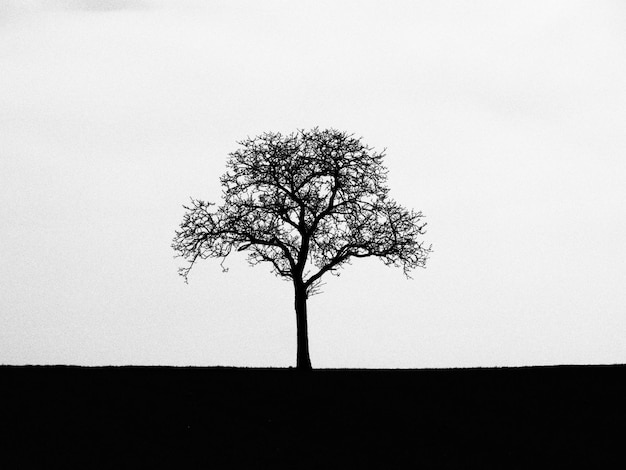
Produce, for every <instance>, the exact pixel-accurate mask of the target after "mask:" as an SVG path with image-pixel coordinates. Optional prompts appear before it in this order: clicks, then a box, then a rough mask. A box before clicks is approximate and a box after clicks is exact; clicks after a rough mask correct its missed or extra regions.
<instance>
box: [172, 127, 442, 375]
mask: <svg viewBox="0 0 626 470" xmlns="http://www.w3.org/2000/svg"><path fill="white" fill-rule="evenodd" d="M238 143H239V144H240V145H241V148H240V149H239V150H237V151H235V152H233V153H230V154H229V157H230V158H229V159H228V161H227V164H226V166H227V171H226V173H225V174H224V175H223V176H222V177H221V178H220V182H221V184H222V186H223V191H222V199H223V204H222V205H220V206H219V207H214V206H215V204H213V203H210V202H204V201H201V200H198V199H193V198H192V199H191V204H190V205H189V206H183V207H184V208H185V209H186V213H185V215H184V218H183V221H182V223H181V225H180V230H177V231H176V236H175V238H174V241H173V244H172V247H173V248H174V249H175V250H176V251H177V252H178V256H181V257H183V258H185V259H186V260H187V261H188V265H187V266H186V267H184V268H180V269H179V273H180V274H181V275H182V276H183V277H184V278H185V281H187V277H188V275H189V272H190V270H191V269H192V267H193V265H194V263H195V262H196V261H197V260H198V259H206V258H209V257H215V258H223V260H222V268H223V269H224V270H226V268H224V266H223V261H224V259H226V257H227V256H228V255H229V254H230V253H231V252H232V251H233V250H237V251H242V250H247V251H248V262H249V263H250V265H256V264H259V263H261V262H268V263H271V265H272V271H273V272H274V273H275V274H276V275H277V276H279V277H282V278H284V279H285V280H287V281H290V282H291V283H293V287H294V296H295V302H294V306H295V312H296V325H297V368H298V369H310V368H311V360H310V357H309V345H308V334H307V299H308V298H309V296H310V295H313V294H316V293H318V292H319V286H320V285H321V278H322V276H323V275H324V274H326V273H331V274H334V275H337V276H338V275H339V273H338V272H337V271H338V270H339V269H340V268H341V267H342V266H343V265H345V264H346V263H350V259H351V258H365V257H369V256H376V257H378V258H380V259H381V260H382V261H383V262H384V263H385V264H386V265H391V266H401V267H402V269H403V272H404V274H405V276H407V278H410V276H409V274H408V273H409V271H410V270H412V269H414V268H416V267H425V262H426V259H427V257H428V254H429V253H430V252H431V247H425V246H423V244H422V242H420V241H418V236H419V235H422V234H424V227H425V225H426V224H425V223H421V219H422V217H423V215H422V213H421V212H417V213H416V212H414V211H413V210H410V211H409V210H407V209H405V208H403V207H401V206H400V205H398V204H397V203H396V202H395V201H394V200H393V199H391V198H389V197H388V193H389V189H388V188H387V187H386V186H385V183H386V180H387V173H388V171H387V169H386V168H385V167H384V166H383V165H382V160H383V157H384V150H383V152H380V153H377V152H375V151H374V150H373V149H372V148H370V147H368V146H366V145H364V144H363V143H362V142H361V141H360V139H356V138H354V137H353V135H348V134H346V133H345V132H339V131H337V130H335V129H327V130H319V129H318V128H314V129H312V130H310V131H305V130H299V131H297V132H295V133H292V134H289V135H282V134H280V133H272V132H267V133H264V134H262V135H260V136H258V137H255V138H250V137H248V138H247V139H246V140H243V141H241V142H238ZM311 269H313V270H314V272H311Z"/></svg>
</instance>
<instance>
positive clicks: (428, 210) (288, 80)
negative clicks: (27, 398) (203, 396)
mask: <svg viewBox="0 0 626 470" xmlns="http://www.w3.org/2000/svg"><path fill="white" fill-rule="evenodd" d="M625 84H626V5H625V4H624V3H623V2H621V1H618V0H615V1H599V0H597V1H576V0H564V1H546V0H540V1H517V2H513V1H509V2H502V1H476V2H465V1H435V0H432V1H404V2H401V1H394V2H383V1H378V2H374V1H363V0H359V1H315V2H313V1H300V2H294V1H287V0H285V1H173V0H172V1H151V0H141V1H140V0H132V1H124V0H107V1H105V0H91V1H89V0H84V1H81V0H65V1H63V0H45V1H44V0H31V1H26V0H0V203H1V204H0V260H1V262H0V363H4V364H81V365H109V364H115V365H121V364H141V365H149V364H162V365H197V366H207V365H225V366H263V367H265V366H280V367H287V366H293V365H295V359H296V356H295V354H296V321H295V313H294V311H293V293H292V287H291V285H290V284H289V283H287V282H284V281H282V280H281V279H279V278H277V277H275V276H274V275H272V274H271V273H270V266H264V265H259V266H256V267H254V268H251V267H249V266H248V265H247V263H246V262H245V256H243V254H242V253H240V254H239V256H233V257H232V258H229V259H228V260H227V262H226V266H228V267H229V268H230V270H229V272H228V273H226V274H224V273H222V270H221V268H220V266H219V260H207V261H204V262H202V263H200V264H198V265H197V266H196V267H195V268H194V270H193V271H192V273H191V275H190V279H189V284H188V285H186V284H184V282H183V280H182V278H180V277H179V276H178V274H177V267H179V266H182V265H183V262H182V261H181V260H180V259H174V258H173V256H174V254H175V253H174V252H173V250H172V249H171V247H170V243H171V240H172V237H173V236H174V231H175V230H176V229H177V227H178V225H179V223H180V221H181V219H182V216H183V213H184V210H183V208H182V204H185V203H186V202H187V201H188V200H189V197H190V196H193V197H196V198H200V199H205V200H210V201H215V202H219V196H220V186H219V180H218V178H219V176H220V175H221V174H222V173H223V172H224V171H225V162H226V158H227V154H228V153H229V152H231V151H234V150H236V149H237V148H238V147H237V144H236V142H237V141H238V140H240V139H243V138H245V137H246V136H248V135H250V136H253V135H256V134H259V133H261V132H264V131H280V132H283V133H289V132H292V131H294V130H296V129H298V128H311V127H314V126H319V127H321V128H326V127H334V128H337V129H340V130H345V131H348V132H350V133H354V134H356V135H357V136H362V137H363V140H364V142H365V143H367V144H369V145H371V146H373V147H375V148H376V149H380V150H382V149H383V148H385V147H386V148H387V158H386V165H387V166H388V168H389V170H390V178H389V185H390V188H391V196H392V197H394V198H395V199H396V200H398V202H400V203H401V204H403V205H404V206H406V207H408V208H413V209H415V210H418V211H422V212H423V213H424V214H425V215H426V219H425V220H426V221H427V222H428V226H427V228H428V231H427V234H426V235H425V236H424V237H423V239H424V240H425V241H426V242H427V243H432V244H433V250H434V252H433V254H432V255H431V258H430V260H429V261H428V263H427V268H426V269H419V270H417V271H414V272H413V278H414V279H413V280H407V279H405V278H404V277H403V275H402V270H401V269H397V268H389V267H386V266H384V265H383V264H382V263H381V262H380V261H378V260H375V259H368V260H355V261H354V262H353V263H352V265H350V266H347V267H346V268H345V269H344V270H343V271H342V275H341V277H339V278H336V277H331V276H328V277H329V278H328V279H326V285H325V286H324V287H323V289H322V290H323V291H324V293H322V294H320V295H318V296H314V297H312V298H311V299H310V301H309V322H310V324H309V338H310V347H311V360H312V364H313V367H366V368H379V367H389V368H396V367H397V368H409V367H410V368H414V367H415V368H427V367H473V366H519V365H552V364H607V363H624V362H626V341H625V340H624V337H625V333H626V288H625V287H626V244H625V238H626V237H625V235H626V209H625V201H626V184H625V182H626V132H625V125H626V85H625Z"/></svg>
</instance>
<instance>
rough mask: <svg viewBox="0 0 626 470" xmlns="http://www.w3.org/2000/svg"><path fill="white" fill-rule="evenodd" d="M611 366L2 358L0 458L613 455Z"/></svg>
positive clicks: (350, 460) (305, 464)
mask: <svg viewBox="0 0 626 470" xmlns="http://www.w3.org/2000/svg"><path fill="white" fill-rule="evenodd" d="M625 378H626V367H625V366H585V367H565V366H560V367H531V368H503V369H447V370H313V371H312V372H308V373H306V372H305V373H302V372H298V371H296V370H293V369H291V370H290V369H236V368H174V367H171V368H170V367H119V368H116V367H104V368H81V367H15V366H4V367H1V368H0V381H1V383H2V392H1V393H2V412H1V415H0V423H1V426H2V435H3V436H5V437H4V438H3V441H2V442H3V446H2V447H3V451H2V453H1V454H0V455H1V456H0V467H1V468H51V467H57V466H61V467H64V468H69V467H77V468H78V467H82V468H149V467H151V466H155V465H158V466H159V467H164V468H276V467H277V466H280V467H287V468H363V467H364V466H365V467H371V466H374V467H379V468H418V467H422V466H425V468H468V467H477V468H484V467H485V466H492V467H497V468H537V467H540V466H542V464H544V463H547V462H551V463H552V464H555V463H556V464H559V465H561V466H563V467H565V466H569V465H574V464H578V465H580V464H582V465H586V466H593V468H608V465H609V464H610V463H613V462H618V463H620V464H621V465H620V467H621V468H624V467H623V465H624V463H626V458H625V457H624V452H623V442H622V441H623V432H624V423H625V422H626V421H625V418H626V413H625V411H626V405H625V403H624V400H625V398H626V380H624V379H625ZM16 462H17V465H16ZM374 462H380V463H379V464H376V465H374Z"/></svg>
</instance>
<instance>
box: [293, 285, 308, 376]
mask: <svg viewBox="0 0 626 470" xmlns="http://www.w3.org/2000/svg"><path fill="white" fill-rule="evenodd" d="M295 307H296V324H297V328H298V333H297V334H298V352H297V361H296V368H297V369H300V370H311V358H310V357H309V335H308V331H307V330H308V328H307V318H306V290H305V289H304V287H303V286H296V301H295Z"/></svg>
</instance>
